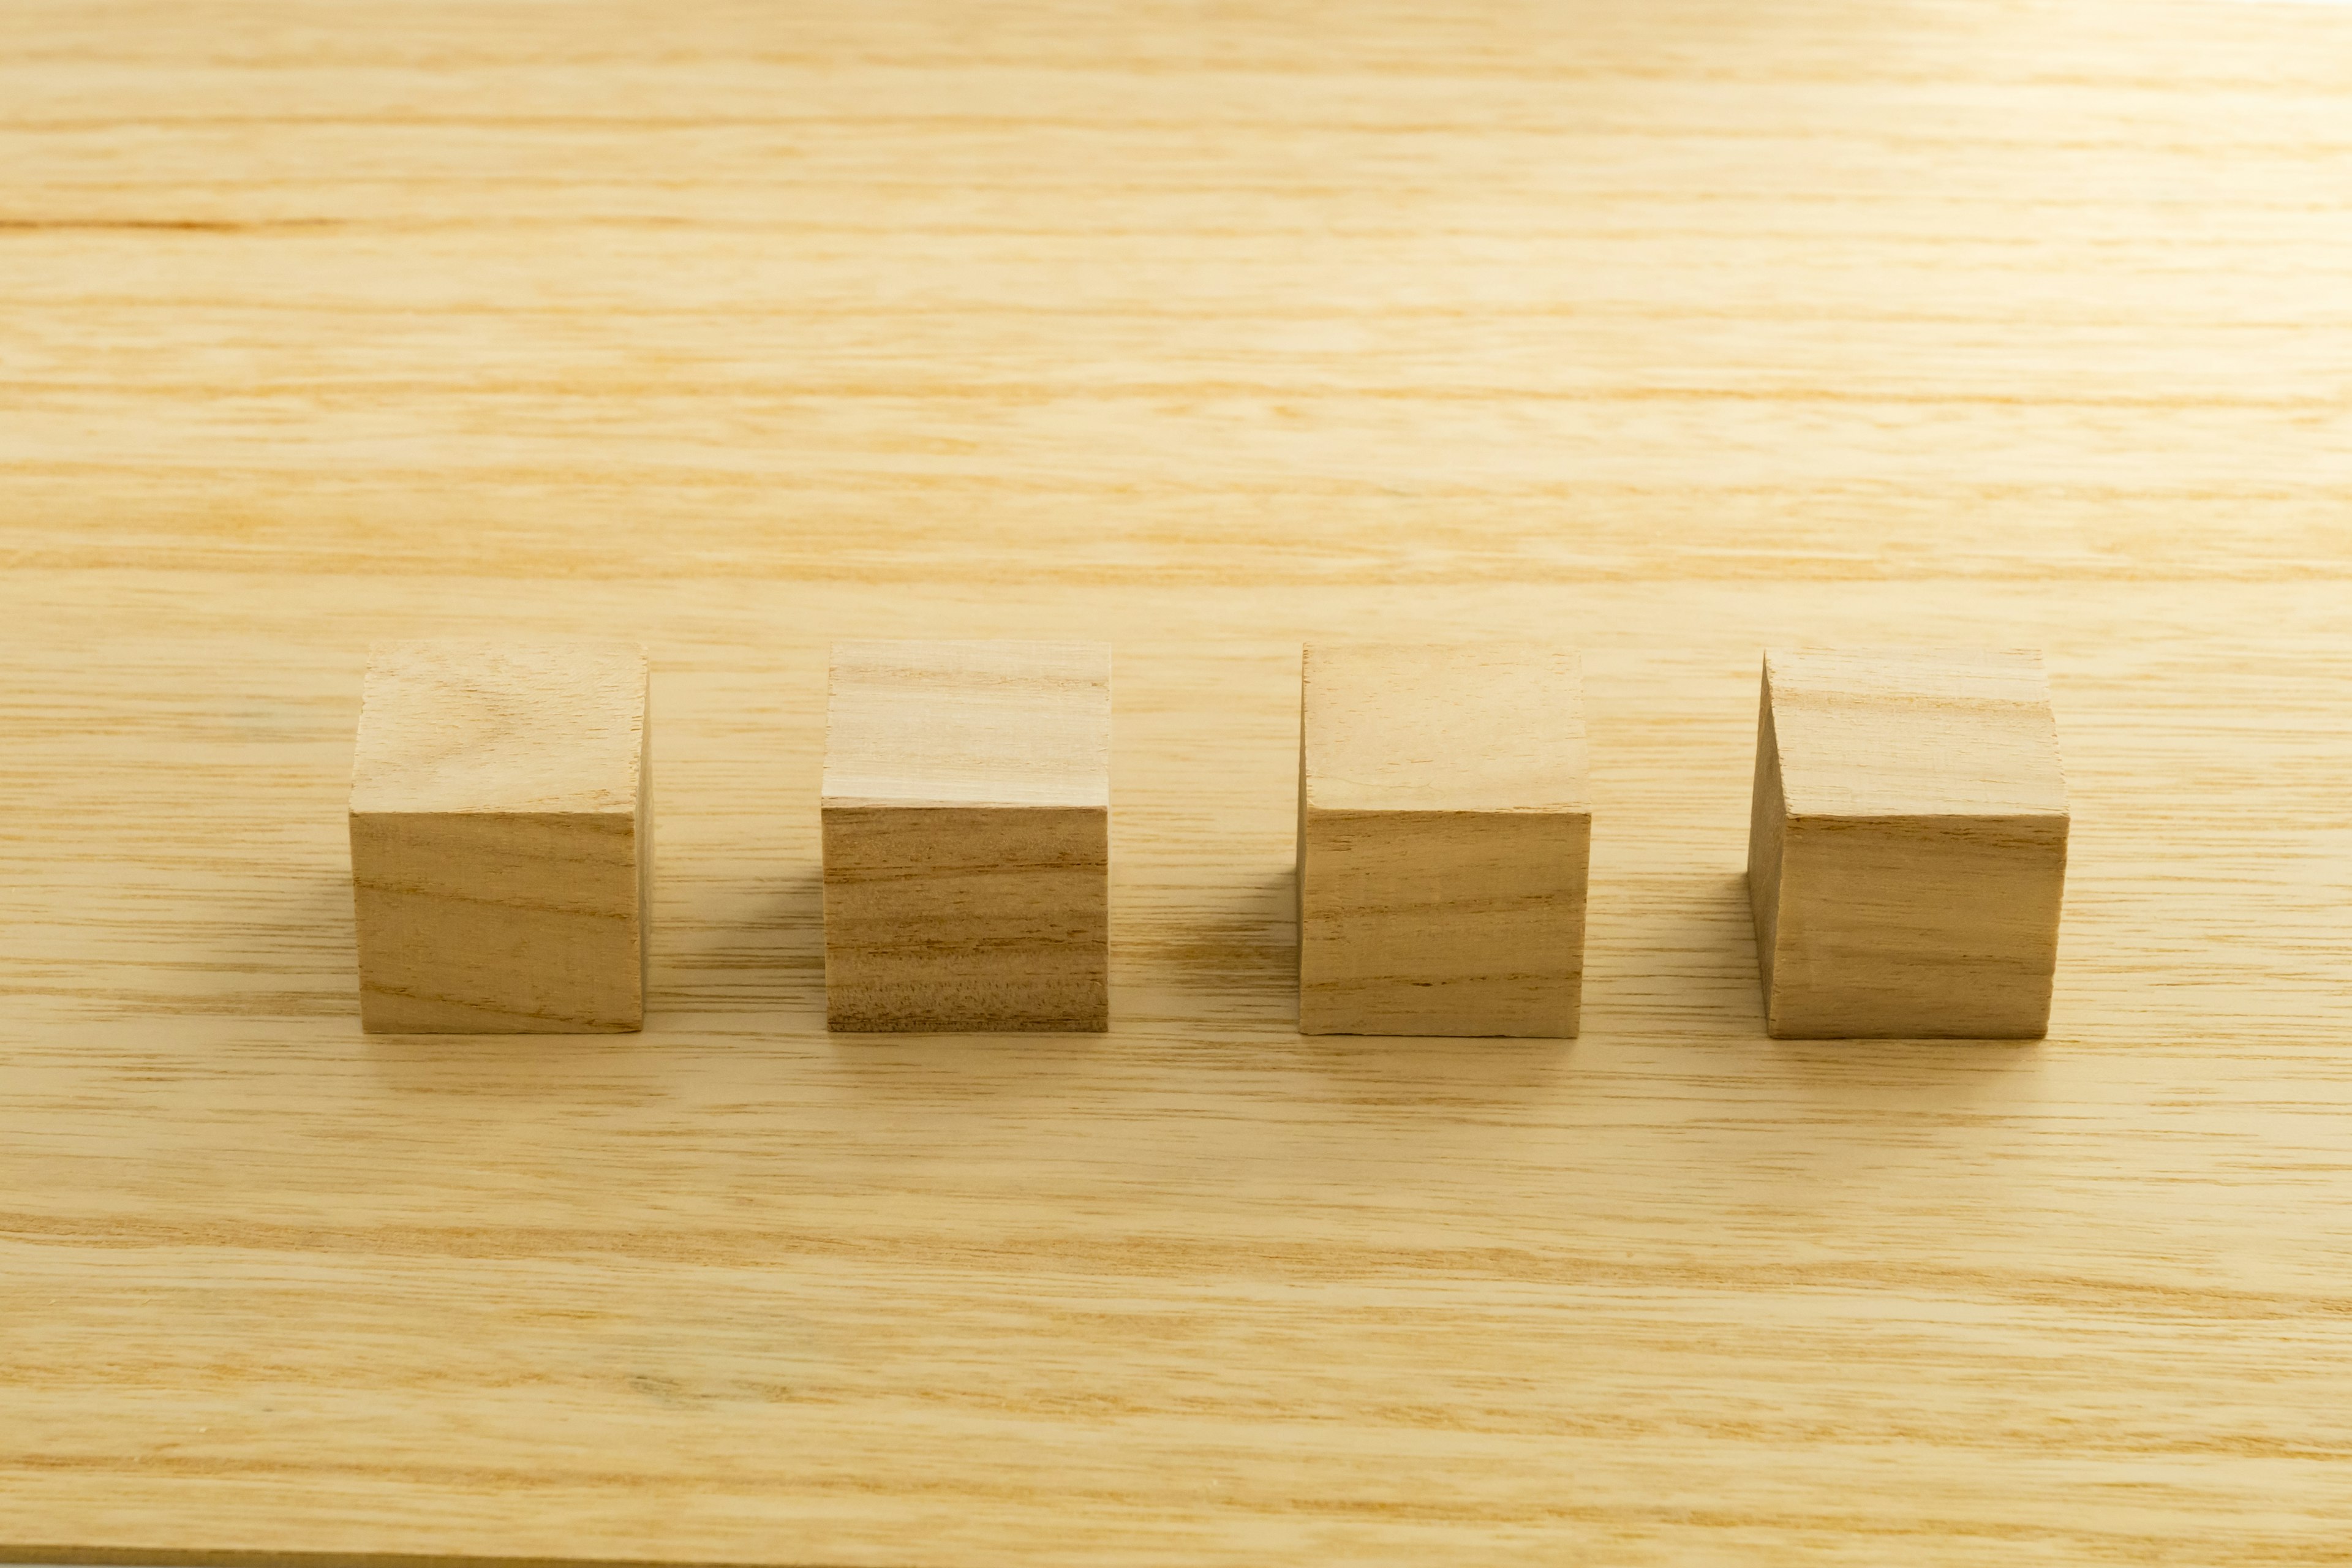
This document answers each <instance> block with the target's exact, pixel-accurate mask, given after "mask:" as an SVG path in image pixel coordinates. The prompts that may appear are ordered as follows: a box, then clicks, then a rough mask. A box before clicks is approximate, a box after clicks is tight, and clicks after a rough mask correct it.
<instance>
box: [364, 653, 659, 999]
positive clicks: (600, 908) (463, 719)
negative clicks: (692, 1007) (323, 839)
mask: <svg viewBox="0 0 2352 1568" xmlns="http://www.w3.org/2000/svg"><path fill="white" fill-rule="evenodd" d="M647 701H648V697H647V685H646V660H645V655H644V653H643V651H642V650H641V649H638V648H636V647H631V646H627V645H622V644H605V643H581V644H545V645H519V644H509V643H490V642H455V641H449V642H410V643H394V644H386V645H383V646H382V647H378V648H376V649H375V650H373V653H372V655H371V658H370V663H369V668H368V674H367V679H366V685H365V689H364V690H363V693H362V702H361V716H360V730H359V737H358V741H357V743H356V746H355V749H354V758H353V765H352V795H351V842H352V891H353V901H354V905H355V909H356V912H357V917H358V937H359V963H360V1005H361V1021H362V1026H363V1027H365V1028H367V1029H368V1030H370V1031H373V1032H386V1031H390V1032H402V1033H418V1034H427V1033H596V1032H609V1031H618V1030H627V1029H635V1028H637V1027H639V1026H640V1025H641V1024H642V1022H643V1019H644V1008H645V964H646V929H645V928H646V910H647V909H648V908H649V906H650V899H649V893H650V889H651V878H652V842H651V833H650V827H651V812H650V790H651V779H650V776H649V773H648V772H647V769H646V762H645V752H646V733H647V722H648V712H647Z"/></svg>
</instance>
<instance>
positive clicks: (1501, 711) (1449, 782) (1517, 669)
mask: <svg viewBox="0 0 2352 1568" xmlns="http://www.w3.org/2000/svg"><path fill="white" fill-rule="evenodd" d="M1302 682H1303V684H1302V696H1301V705H1302V725H1303V729H1302V745H1303V754H1302V758H1301V762H1302V767H1303V772H1304V774H1305V779H1306V786H1305V789H1306V795H1305V802H1304V805H1305V808H1306V809H1307V810H1308V811H1363V812H1404V811H1439V812H1445V811H1452V812H1520V811H1525V812H1582V811H1589V810H1590V809H1591V791H1590V779H1589V766H1588V760H1587V756H1586V748H1585V736H1584V701H1583V685H1582V668H1581V664H1580V660H1579V659H1578V658H1577V655H1576V653H1575V652H1574V650H1572V649H1568V648H1536V649H1529V648H1525V647H1518V646H1516V645H1514V646H1498V647H1476V646H1467V645H1465V646H1460V647H1416V646H1395V645H1391V646H1363V647H1355V646H1344V645H1332V646H1311V647H1308V648H1307V650H1306V654H1305V660H1304V664H1303V667H1302Z"/></svg>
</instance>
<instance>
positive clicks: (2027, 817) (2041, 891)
mask: <svg viewBox="0 0 2352 1568" xmlns="http://www.w3.org/2000/svg"><path fill="white" fill-rule="evenodd" d="M2068 825H2069V819H2068V814H2067V805H2066V785H2065V779H2064V775H2063V771H2062V769H2061V767H2060V764H2059V756H2058V736H2057V725H2056V720H2055V717H2054V715H2053V711H2052V708H2051V704H2050V696H2049V685H2048V680H2047V678H2046V676H2045V675H2044V673H2043V671H2042V661H2041V658H2040V656H2039V655H2037V654H2032V653H2020V652H1979V651H1972V650H1962V651H1954V652H1931V653H1922V652H1918V651H1910V650H1902V651H1842V652H1805V653H1793V654H1790V653H1773V654H1769V655H1768V656H1767V657H1766V659H1765V668H1764V685H1763V699H1762V704H1761V711H1760V713H1759V720H1758V729H1757V768H1756V794H1755V802H1754V810H1753V815H1752V817H1751V820H1750V824H1749V846H1748V879H1749V895H1750V899H1751V901H1752V903H1753V906H1754V910H1755V918H1756V931H1757V950H1758V968H1759V976H1760V979H1761V982H1762V984H1763V990H1764V996H1765V1009H1766V1023H1767V1026H1768V1027H1769V1029H1770V1031H1771V1032H1772V1033H1773V1034H1774V1035H1776V1036H1780V1037H1795V1038H1842V1037H1887V1036H1920V1037H1958V1038H2033V1037H2040V1036H2041V1035H2042V1033H2043V1032H2044V1031H2045V1030H2046V1029H2047V1028H2048V1026H2049V1013H2050V997H2051V990H2052V982H2053V975H2054V973H2055V968H2056V963H2057V947H2058V924H2059V915H2060V906H2061V903H2062V900H2063V892H2064V883H2065V870H2066V839H2067V829H2068Z"/></svg>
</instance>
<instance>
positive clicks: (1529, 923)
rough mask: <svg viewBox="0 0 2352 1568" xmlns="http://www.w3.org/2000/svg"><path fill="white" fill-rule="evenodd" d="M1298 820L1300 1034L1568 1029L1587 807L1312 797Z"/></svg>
mask: <svg viewBox="0 0 2352 1568" xmlns="http://www.w3.org/2000/svg"><path fill="white" fill-rule="evenodd" d="M1303 831H1304V834H1305V844H1304V849H1303V854H1302V856H1301V863H1300V883H1299V945H1298V1029H1299V1032H1300V1033H1301V1034H1307V1035H1457V1036H1474V1035H1510V1036H1532V1037H1567V1036H1572V1035H1574V1034H1575V1033H1576V1032H1577V1028H1578V1026H1579V1022H1580V1019H1579V1013H1580V1005H1581V998H1582V994H1583V981H1584V904H1585V885H1586V877H1587V867H1588V859H1589V857H1590V853H1591V836H1592V819H1591V816H1589V815H1587V814H1583V813H1569V812H1527V813H1514V812H1458V813H1457V812H1349V811H1317V810H1313V809H1310V810H1309V811H1308V812H1307V819H1306V822H1305V825H1304V828H1303Z"/></svg>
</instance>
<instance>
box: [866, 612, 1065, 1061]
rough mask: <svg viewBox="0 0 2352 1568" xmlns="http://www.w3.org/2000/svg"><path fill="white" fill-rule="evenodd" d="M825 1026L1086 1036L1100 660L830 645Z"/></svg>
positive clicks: (1018, 646) (983, 649)
mask: <svg viewBox="0 0 2352 1568" xmlns="http://www.w3.org/2000/svg"><path fill="white" fill-rule="evenodd" d="M823 815H824V929H825V1013H826V1021H827V1023H828V1024H829V1025H830V1026H832V1027H833V1028H835V1029H841V1030H860V1031H876V1032H891V1031H912V1030H959V1029H962V1030H1058V1029H1074V1030H1078V1029H1085V1030H1090V1029H1100V1028H1103V1027H1106V1026H1108V1022H1109V998H1110V884H1109V872H1110V650H1109V649H1108V648H1107V647H1102V646H1101V645H1099V644H1089V643H1024V642H968V643H958V642H899V643H875V642H868V643H843V644H839V645H836V646H835V649H834V663H833V679H832V689H831V695H830V699H829V701H828V705H827V717H826V739H825V766H824V807H823Z"/></svg>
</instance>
